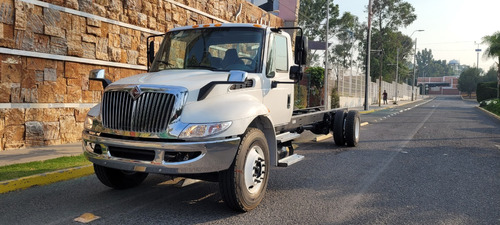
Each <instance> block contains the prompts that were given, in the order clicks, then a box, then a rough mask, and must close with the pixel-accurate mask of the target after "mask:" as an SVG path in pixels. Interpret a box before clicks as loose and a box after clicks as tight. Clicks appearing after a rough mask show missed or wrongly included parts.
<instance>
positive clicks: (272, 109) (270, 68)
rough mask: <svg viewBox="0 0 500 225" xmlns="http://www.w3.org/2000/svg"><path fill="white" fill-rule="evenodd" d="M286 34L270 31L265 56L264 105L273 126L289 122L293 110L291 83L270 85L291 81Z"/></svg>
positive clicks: (289, 48) (289, 49) (288, 46)
mask: <svg viewBox="0 0 500 225" xmlns="http://www.w3.org/2000/svg"><path fill="white" fill-rule="evenodd" d="M289 40H290V38H288V35H287V36H285V35H284V34H279V33H271V35H270V36H269V42H268V43H269V48H267V49H268V51H267V56H266V66H265V71H264V73H265V75H266V77H265V78H264V82H265V83H266V84H264V85H263V87H267V89H264V99H263V101H264V105H266V106H267V108H268V109H269V113H270V115H271V119H272V121H273V123H274V125H275V126H277V125H283V124H287V123H289V122H290V119H291V116H292V112H293V88H294V85H293V84H278V85H277V86H276V87H272V83H273V81H282V82H291V81H292V80H290V78H289V70H290V66H291V64H292V61H291V54H290V52H291V43H289Z"/></svg>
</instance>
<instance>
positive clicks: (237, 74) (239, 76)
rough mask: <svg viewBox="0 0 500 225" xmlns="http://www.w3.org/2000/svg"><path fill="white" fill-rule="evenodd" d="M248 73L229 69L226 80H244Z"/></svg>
mask: <svg viewBox="0 0 500 225" xmlns="http://www.w3.org/2000/svg"><path fill="white" fill-rule="evenodd" d="M247 76H248V73H247V72H245V71H240V70H231V71H229V77H228V78H227V81H229V82H245V80H246V79H247Z"/></svg>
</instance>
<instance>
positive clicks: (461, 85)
mask: <svg viewBox="0 0 500 225" xmlns="http://www.w3.org/2000/svg"><path fill="white" fill-rule="evenodd" d="M478 81H479V72H478V70H477V69H476V68H469V69H466V70H464V71H463V72H462V73H461V74H460V77H459V78H458V90H460V91H462V92H467V94H469V97H470V96H471V94H472V92H474V91H476V87H477V83H478Z"/></svg>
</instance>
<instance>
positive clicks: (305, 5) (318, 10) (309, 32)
mask: <svg viewBox="0 0 500 225" xmlns="http://www.w3.org/2000/svg"><path fill="white" fill-rule="evenodd" d="M327 3H328V6H329V7H330V8H329V12H330V19H329V24H330V33H329V34H328V35H329V36H330V37H333V35H334V29H331V28H333V27H334V24H336V23H337V20H338V17H339V6H338V5H336V4H333V1H327V0H301V1H300V9H299V20H298V21H299V26H301V27H302V29H303V31H304V34H305V35H306V36H307V38H309V40H311V41H324V40H325V38H326V23H325V19H326V16H325V15H326V5H327ZM311 51H312V52H311V53H310V54H309V57H308V60H309V62H308V65H311V63H312V62H316V61H317V60H318V59H319V56H318V55H317V54H316V51H317V50H311ZM320 65H323V64H321V63H320Z"/></svg>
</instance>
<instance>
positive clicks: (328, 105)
mask: <svg viewBox="0 0 500 225" xmlns="http://www.w3.org/2000/svg"><path fill="white" fill-rule="evenodd" d="M329 22H330V0H327V1H326V39H325V40H326V47H325V81H324V82H323V88H324V89H325V93H324V95H325V96H324V100H323V101H325V102H324V104H325V110H329V109H330V104H328V33H329V32H330V28H329ZM337 89H338V87H337Z"/></svg>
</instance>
